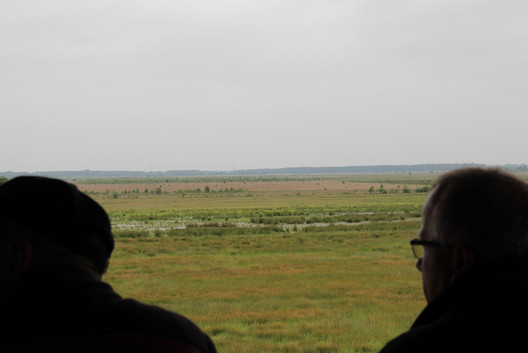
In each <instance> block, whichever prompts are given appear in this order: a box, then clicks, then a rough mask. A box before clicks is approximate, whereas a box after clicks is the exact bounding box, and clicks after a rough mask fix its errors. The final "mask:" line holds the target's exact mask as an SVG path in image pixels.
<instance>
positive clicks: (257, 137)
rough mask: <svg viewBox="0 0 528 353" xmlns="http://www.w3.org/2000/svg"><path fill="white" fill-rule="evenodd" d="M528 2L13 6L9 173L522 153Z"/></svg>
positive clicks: (461, 158)
mask: <svg viewBox="0 0 528 353" xmlns="http://www.w3.org/2000/svg"><path fill="white" fill-rule="evenodd" d="M527 43H528V2H526V1H512V0H503V1H496V0H495V1H486V0H475V1H465V0H456V1H455V0H441V1H437V0H427V1H423V0H415V1H399V0H357V1H352V0H348V1H340V0H321V1H319V0H305V1H301V0H296V1H292V0H268V1H253V0H243V1H242V0H240V1H232V0H193V1H190V0H189V1H178V0H172V1H147V0H143V1H131V0H118V1H112V0H105V1H96V0H89V1H88V0H84V1H82V0H81V1H70V0H64V1H57V0H47V1H41V0H31V1H24V0H17V1H14V0H3V1H1V2H0V147H1V149H2V154H1V155H0V171H1V170H16V171H36V170H41V171H47V170H80V169H92V170H94V169H102V170H151V169H152V170H171V169H201V170H231V169H232V168H234V169H246V168H275V167H294V166H344V165H373V164H416V163H444V162H446V163H450V162H476V163H487V164H504V163H526V162H527V161H528V158H527V157H526V151H527V150H528V148H527V147H528V141H527V138H526V135H527V132H528V119H527V112H528V107H527V93H528V89H527V88H528V71H527V68H526V66H527V64H526V63H527V62H528V45H527Z"/></svg>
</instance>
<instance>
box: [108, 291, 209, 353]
mask: <svg viewBox="0 0 528 353" xmlns="http://www.w3.org/2000/svg"><path fill="white" fill-rule="evenodd" d="M99 311H100V312H101V313H104V314H103V315H104V316H106V318H105V320H106V326H112V327H113V328H112V327H109V328H108V329H109V330H112V329H113V330H114V331H115V330H117V331H121V332H126V333H137V334H150V335H158V336H163V337H167V338H174V339H177V340H184V341H187V342H189V343H191V344H193V345H195V346H197V347H198V348H200V349H201V350H202V351H203V352H216V349H215V348H214V344H213V343H212V341H211V339H210V338H209V336H208V335H207V334H205V333H204V332H203V331H202V330H201V329H200V328H199V327H198V326H197V325H196V324H195V323H194V322H192V321H191V320H190V319H188V318H187V317H185V316H183V315H181V314H178V313H175V312H172V311H169V310H166V309H163V308H161V307H159V306H156V305H150V304H145V303H141V302H139V301H137V300H134V299H119V300H114V301H111V302H108V303H105V304H104V305H103V306H101V307H100V308H99ZM117 327H118V328H117Z"/></svg>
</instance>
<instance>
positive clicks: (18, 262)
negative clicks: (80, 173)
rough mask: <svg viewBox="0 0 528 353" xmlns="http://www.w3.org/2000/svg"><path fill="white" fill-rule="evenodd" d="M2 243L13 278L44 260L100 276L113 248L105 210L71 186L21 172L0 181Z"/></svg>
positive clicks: (38, 265)
mask: <svg viewBox="0 0 528 353" xmlns="http://www.w3.org/2000/svg"><path fill="white" fill-rule="evenodd" d="M0 231H1V235H0V244H2V245H3V247H0V249H3V251H4V256H3V258H4V259H3V260H4V262H5V261H7V262H8V267H7V270H8V271H14V272H13V273H11V274H10V275H11V277H13V276H15V277H17V276H19V275H22V274H23V273H25V272H26V271H32V270H33V269H34V268H35V267H40V266H46V265H48V264H54V265H59V264H60V265H62V266H80V267H82V268H84V269H85V270H88V271H89V272H91V273H93V274H95V275H96V276H98V277H100V276H101V275H102V274H103V273H104V272H105V271H106V268H107V266H108V260H109V258H110V255H111V253H112V250H113V248H114V240H113V236H112V233H111V227H110V220H109V218H108V215H107V214H106V212H105V211H104V210H103V208H102V207H101V206H100V205H99V204H97V203H96V202H95V201H94V200H92V199H91V198H90V197H88V196H87V195H85V194H84V193H82V192H80V191H79V190H78V189H77V187H76V186H75V185H73V184H70V183H67V182H64V181H61V180H57V179H51V178H45V177H37V176H22V177H17V178H14V179H12V180H9V181H7V182H5V183H3V184H1V185H0Z"/></svg>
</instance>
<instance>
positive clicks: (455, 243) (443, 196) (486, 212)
mask: <svg viewBox="0 0 528 353" xmlns="http://www.w3.org/2000/svg"><path fill="white" fill-rule="evenodd" d="M422 216H423V217H422V228H421V229H420V233H419V237H420V239H421V240H425V241H429V242H432V244H431V245H426V246H424V252H423V256H422V257H421V258H420V259H418V262H417V267H418V269H419V270H420V271H422V280H423V286H424V293H425V296H426V299H427V300H428V302H429V301H431V300H432V299H433V298H434V297H436V296H437V295H438V294H439V293H440V292H442V291H443V290H444V289H445V288H446V287H447V286H449V285H450V284H451V283H452V282H453V281H454V280H455V279H458V278H459V277H461V276H462V275H463V274H465V273H467V272H468V271H469V270H470V269H471V268H473V267H475V266H477V265H481V264H486V263H491V262H496V261H501V260H507V259H513V258H517V257H520V256H524V255H528V185H527V184H526V183H525V182H523V181H521V180H519V179H517V178H516V177H514V176H512V175H510V174H507V173H505V172H503V171H501V170H498V169H481V168H468V169H459V170H456V171H453V172H450V173H446V174H444V175H443V176H442V177H441V178H440V179H439V180H438V182H437V183H436V184H435V187H434V188H433V190H432V192H431V194H430V195H429V197H428V199H427V201H426V203H425V205H424V208H423V214H422Z"/></svg>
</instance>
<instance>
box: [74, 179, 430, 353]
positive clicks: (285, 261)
mask: <svg viewBox="0 0 528 353" xmlns="http://www.w3.org/2000/svg"><path fill="white" fill-rule="evenodd" d="M435 177H436V175H431V174H424V175H408V174H404V175H400V174H398V175H375V176H374V175H373V176H366V175H350V176H348V175H347V176H333V177H320V176H311V177H307V178H301V177H295V178H284V177H278V178H276V179H274V178H272V177H266V179H257V178H255V177H247V178H245V179H244V178H242V179H240V178H238V177H237V179H229V178H226V177H220V178H216V179H215V178H209V177H207V178H206V180H204V178H199V179H197V178H194V179H193V178H188V179H187V180H183V179H182V178H178V180H168V181H167V180H164V181H161V180H156V181H154V182H153V181H152V180H150V181H149V180H143V179H134V180H127V182H126V183H121V182H119V181H118V182H109V181H108V180H100V181H90V182H86V183H77V184H78V186H79V188H80V189H81V190H84V191H87V192H89V193H90V194H91V195H92V197H94V198H95V199H96V200H97V201H98V202H100V203H101V204H102V205H103V207H104V208H105V209H106V210H107V211H108V213H109V215H110V217H111V219H112V225H113V229H114V234H115V237H116V249H115V252H114V255H113V257H112V260H111V264H110V270H109V272H108V273H107V274H106V276H105V280H106V281H108V282H109V283H110V284H111V285H112V286H114V287H115V289H116V290H117V291H118V292H119V293H122V294H123V295H124V296H130V297H135V298H137V299H139V300H142V301H145V302H148V303H152V304H156V305H160V306H162V307H165V308H167V309H169V310H173V311H176V312H179V313H182V314H183V315H186V316H188V317H189V318H191V319H192V320H194V321H195V322H196V323H197V324H198V325H199V326H200V327H202V328H203V330H204V331H206V332H207V333H208V334H209V335H210V336H211V337H212V339H213V340H214V341H215V343H216V345H217V347H218V350H219V352H314V353H315V352H376V351H378V350H379V349H380V348H381V347H382V346H383V344H384V343H385V342H386V341H387V340H389V339H390V338H392V337H394V336H396V335H397V334H399V333H401V332H403V331H405V330H407V329H408V327H409V326H410V325H411V323H412V322H413V320H414V318H415V317H416V315H417V314H418V313H419V312H420V311H421V309H422V308H423V307H424V305H425V301H424V299H423V295H422V291H421V282H420V275H419V273H418V272H417V271H416V269H415V267H414V260H413V256H412V253H411V250H410V247H409V239H411V238H413V237H414V236H415V234H416V233H417V231H418V228H419V225H420V211H421V207H422V205H423V202H424V200H425V198H426V196H427V193H425V192H417V189H419V188H422V187H424V186H429V185H430V184H431V182H432V181H433V180H434V178H435ZM205 186H208V187H209V189H208V190H209V191H208V192H206V191H205ZM197 188H199V189H200V192H198V191H196V189H197ZM371 188H373V190H375V191H374V192H372V191H369V190H370V189H371ZM146 189H148V192H145V190H146ZM226 189H227V190H228V191H227V192H226V191H225V190H226ZM380 189H382V190H386V192H383V191H382V192H380V191H379V190H380ZM405 189H407V190H408V191H404V190H405ZM130 190H133V191H130ZM136 190H137V191H136ZM151 190H161V191H160V192H151ZM189 190H195V191H194V192H192V191H189ZM220 190H223V191H220ZM125 191H126V192H125ZM114 193H117V194H118V196H117V197H115V196H114V195H115V194H114Z"/></svg>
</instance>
